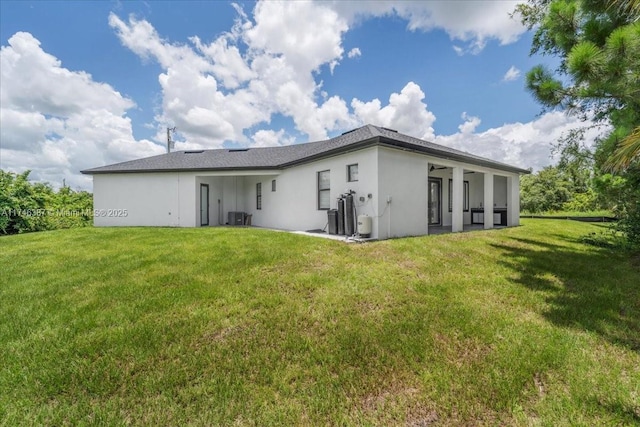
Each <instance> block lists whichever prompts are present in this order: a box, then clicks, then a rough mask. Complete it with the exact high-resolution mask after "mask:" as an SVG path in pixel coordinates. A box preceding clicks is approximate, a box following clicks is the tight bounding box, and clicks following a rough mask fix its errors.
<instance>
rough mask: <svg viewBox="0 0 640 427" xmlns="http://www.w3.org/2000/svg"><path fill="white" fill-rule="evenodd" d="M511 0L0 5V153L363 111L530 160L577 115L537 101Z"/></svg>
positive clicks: (299, 129) (284, 132)
mask: <svg viewBox="0 0 640 427" xmlns="http://www.w3.org/2000/svg"><path fill="white" fill-rule="evenodd" d="M515 4H516V2H509V1H496V2H490V1H449V2H438V1H428V2H418V1H412V2H382V1H380V2H364V1H359V2H303V1H297V2H289V3H281V2H275V1H270V2H257V3H244V2H236V3H231V2H201V1H197V2H196V1H182V2H168V1H166V2H94V1H90V2H54V1H46V2H43V1H19V2H14V1H6V0H5V1H2V2H0V7H1V10H0V12H1V13H0V38H1V41H2V53H1V59H2V63H1V65H2V66H1V67H0V71H1V79H2V80H1V81H0V88H2V90H1V92H0V101H1V110H2V111H1V112H2V115H1V116H0V124H1V126H0V132H1V133H0V167H1V168H2V169H4V170H11V171H16V172H20V171H22V170H25V169H31V170H32V178H33V179H36V180H44V181H49V182H51V183H52V184H53V185H54V186H57V185H60V184H61V182H62V179H65V180H66V182H67V183H70V184H71V185H72V186H74V187H77V188H83V189H91V180H90V177H86V176H82V175H80V174H79V170H81V169H84V168H89V167H95V166H101V165H104V164H109V163H114V162H119V161H125V160H130V159H133V158H138V157H144V156H150V155H155V154H161V153H162V152H163V151H164V143H165V140H164V138H165V135H166V132H165V129H166V127H167V126H177V128H178V132H177V134H176V135H175V139H176V140H177V141H178V142H177V146H176V149H191V148H219V147H224V146H227V147H229V146H238V145H241V146H266V145H284V144H292V143H300V142H306V141H310V140H318V139H323V138H327V137H331V136H334V135H337V134H339V133H341V132H344V131H346V130H349V129H352V128H355V127H357V126H360V125H362V124H364V123H372V124H376V125H381V126H387V127H391V128H394V129H397V130H399V131H401V132H404V133H407V134H410V135H413V136H416V137H420V138H424V139H428V140H431V141H434V142H436V143H440V144H444V145H448V146H452V147H454V148H458V149H462V150H464V151H469V152H472V153H474V154H478V155H484V156H487V157H490V158H492V159H495V160H498V161H503V162H507V163H511V164H514V165H517V166H521V167H533V168H534V169H539V168H541V167H543V166H545V165H547V164H550V163H551V162H552V159H551V157H550V146H551V144H552V143H553V142H554V141H556V140H557V138H558V137H559V136H560V135H561V134H562V132H564V131H566V130H568V129H570V128H572V127H575V126H577V125H578V123H577V121H576V119H574V118H570V117H566V116H565V115H563V114H561V113H559V112H547V113H544V114H542V113H541V108H540V106H539V105H538V104H537V103H536V102H535V101H534V100H533V98H532V96H531V95H530V94H529V93H528V92H527V91H526V90H525V88H524V79H523V76H524V74H525V73H526V71H527V70H528V69H530V68H531V67H532V66H533V65H535V64H538V63H547V64H549V65H551V66H553V62H550V61H552V60H553V59H552V58H544V57H533V58H532V57H530V56H529V50H530V46H531V37H532V34H531V33H530V32H527V31H525V29H524V28H523V27H522V26H521V25H520V24H519V23H518V22H517V21H514V20H512V19H510V18H509V16H508V15H509V12H511V11H512V10H513V8H514V7H515Z"/></svg>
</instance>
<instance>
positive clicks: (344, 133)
mask: <svg viewBox="0 0 640 427" xmlns="http://www.w3.org/2000/svg"><path fill="white" fill-rule="evenodd" d="M358 129H360V128H356V129H351V130H348V131H346V132H342V135H346V134H348V133H351V132H355V131H357V130H358ZM342 135H341V136H342Z"/></svg>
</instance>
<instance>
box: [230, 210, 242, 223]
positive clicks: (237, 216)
mask: <svg viewBox="0 0 640 427" xmlns="http://www.w3.org/2000/svg"><path fill="white" fill-rule="evenodd" d="M244 215H245V213H244V212H229V219H228V221H227V223H228V224H229V225H244Z"/></svg>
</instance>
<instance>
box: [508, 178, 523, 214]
mask: <svg viewBox="0 0 640 427" xmlns="http://www.w3.org/2000/svg"><path fill="white" fill-rule="evenodd" d="M507 225H508V226H510V227H511V226H516V225H520V175H512V176H508V177H507Z"/></svg>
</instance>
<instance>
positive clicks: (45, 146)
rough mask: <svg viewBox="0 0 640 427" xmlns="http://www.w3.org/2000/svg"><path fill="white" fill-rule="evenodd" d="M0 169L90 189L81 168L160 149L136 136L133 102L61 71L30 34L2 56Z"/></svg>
mask: <svg viewBox="0 0 640 427" xmlns="http://www.w3.org/2000/svg"><path fill="white" fill-rule="evenodd" d="M0 87H2V91H0V105H1V108H0V121H1V122H2V127H1V128H0V141H1V143H0V162H1V163H0V167H1V168H3V169H5V170H10V171H14V172H22V171H24V170H26V169H32V170H33V172H32V174H31V177H32V179H34V180H42V181H49V182H51V183H52V184H54V185H61V184H62V180H63V179H65V180H66V183H67V184H68V185H71V186H74V187H81V188H88V187H90V186H91V179H90V178H89V177H85V176H82V175H80V174H79V173H78V172H79V170H81V169H84V168H89V167H94V166H96V165H100V164H106V163H115V162H119V161H124V160H130V159H133V158H137V157H144V156H149V155H152V154H157V153H159V152H162V148H161V147H159V146H157V145H155V144H153V143H152V142H150V141H146V140H143V141H136V140H135V139H134V138H133V133H132V128H131V121H130V119H129V118H128V117H126V112H127V110H129V109H130V108H132V107H134V105H135V104H134V103H133V101H131V100H130V99H127V98H125V97H123V96H122V95H121V94H120V93H119V92H117V91H116V90H115V89H114V88H113V87H111V86H109V85H108V84H105V83H100V82H96V81H94V80H93V79H92V77H91V75H89V74H87V73H85V72H81V71H71V70H68V69H66V68H64V67H62V65H61V62H60V60H58V59H57V58H56V57H54V56H53V55H50V54H48V53H46V52H44V51H43V50H42V48H41V47H40V42H39V41H38V40H37V39H36V38H35V37H33V36H32V35H31V34H29V33H25V32H18V33H16V34H14V35H13V36H12V37H11V38H9V40H8V45H7V46H3V47H2V50H1V51H0Z"/></svg>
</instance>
